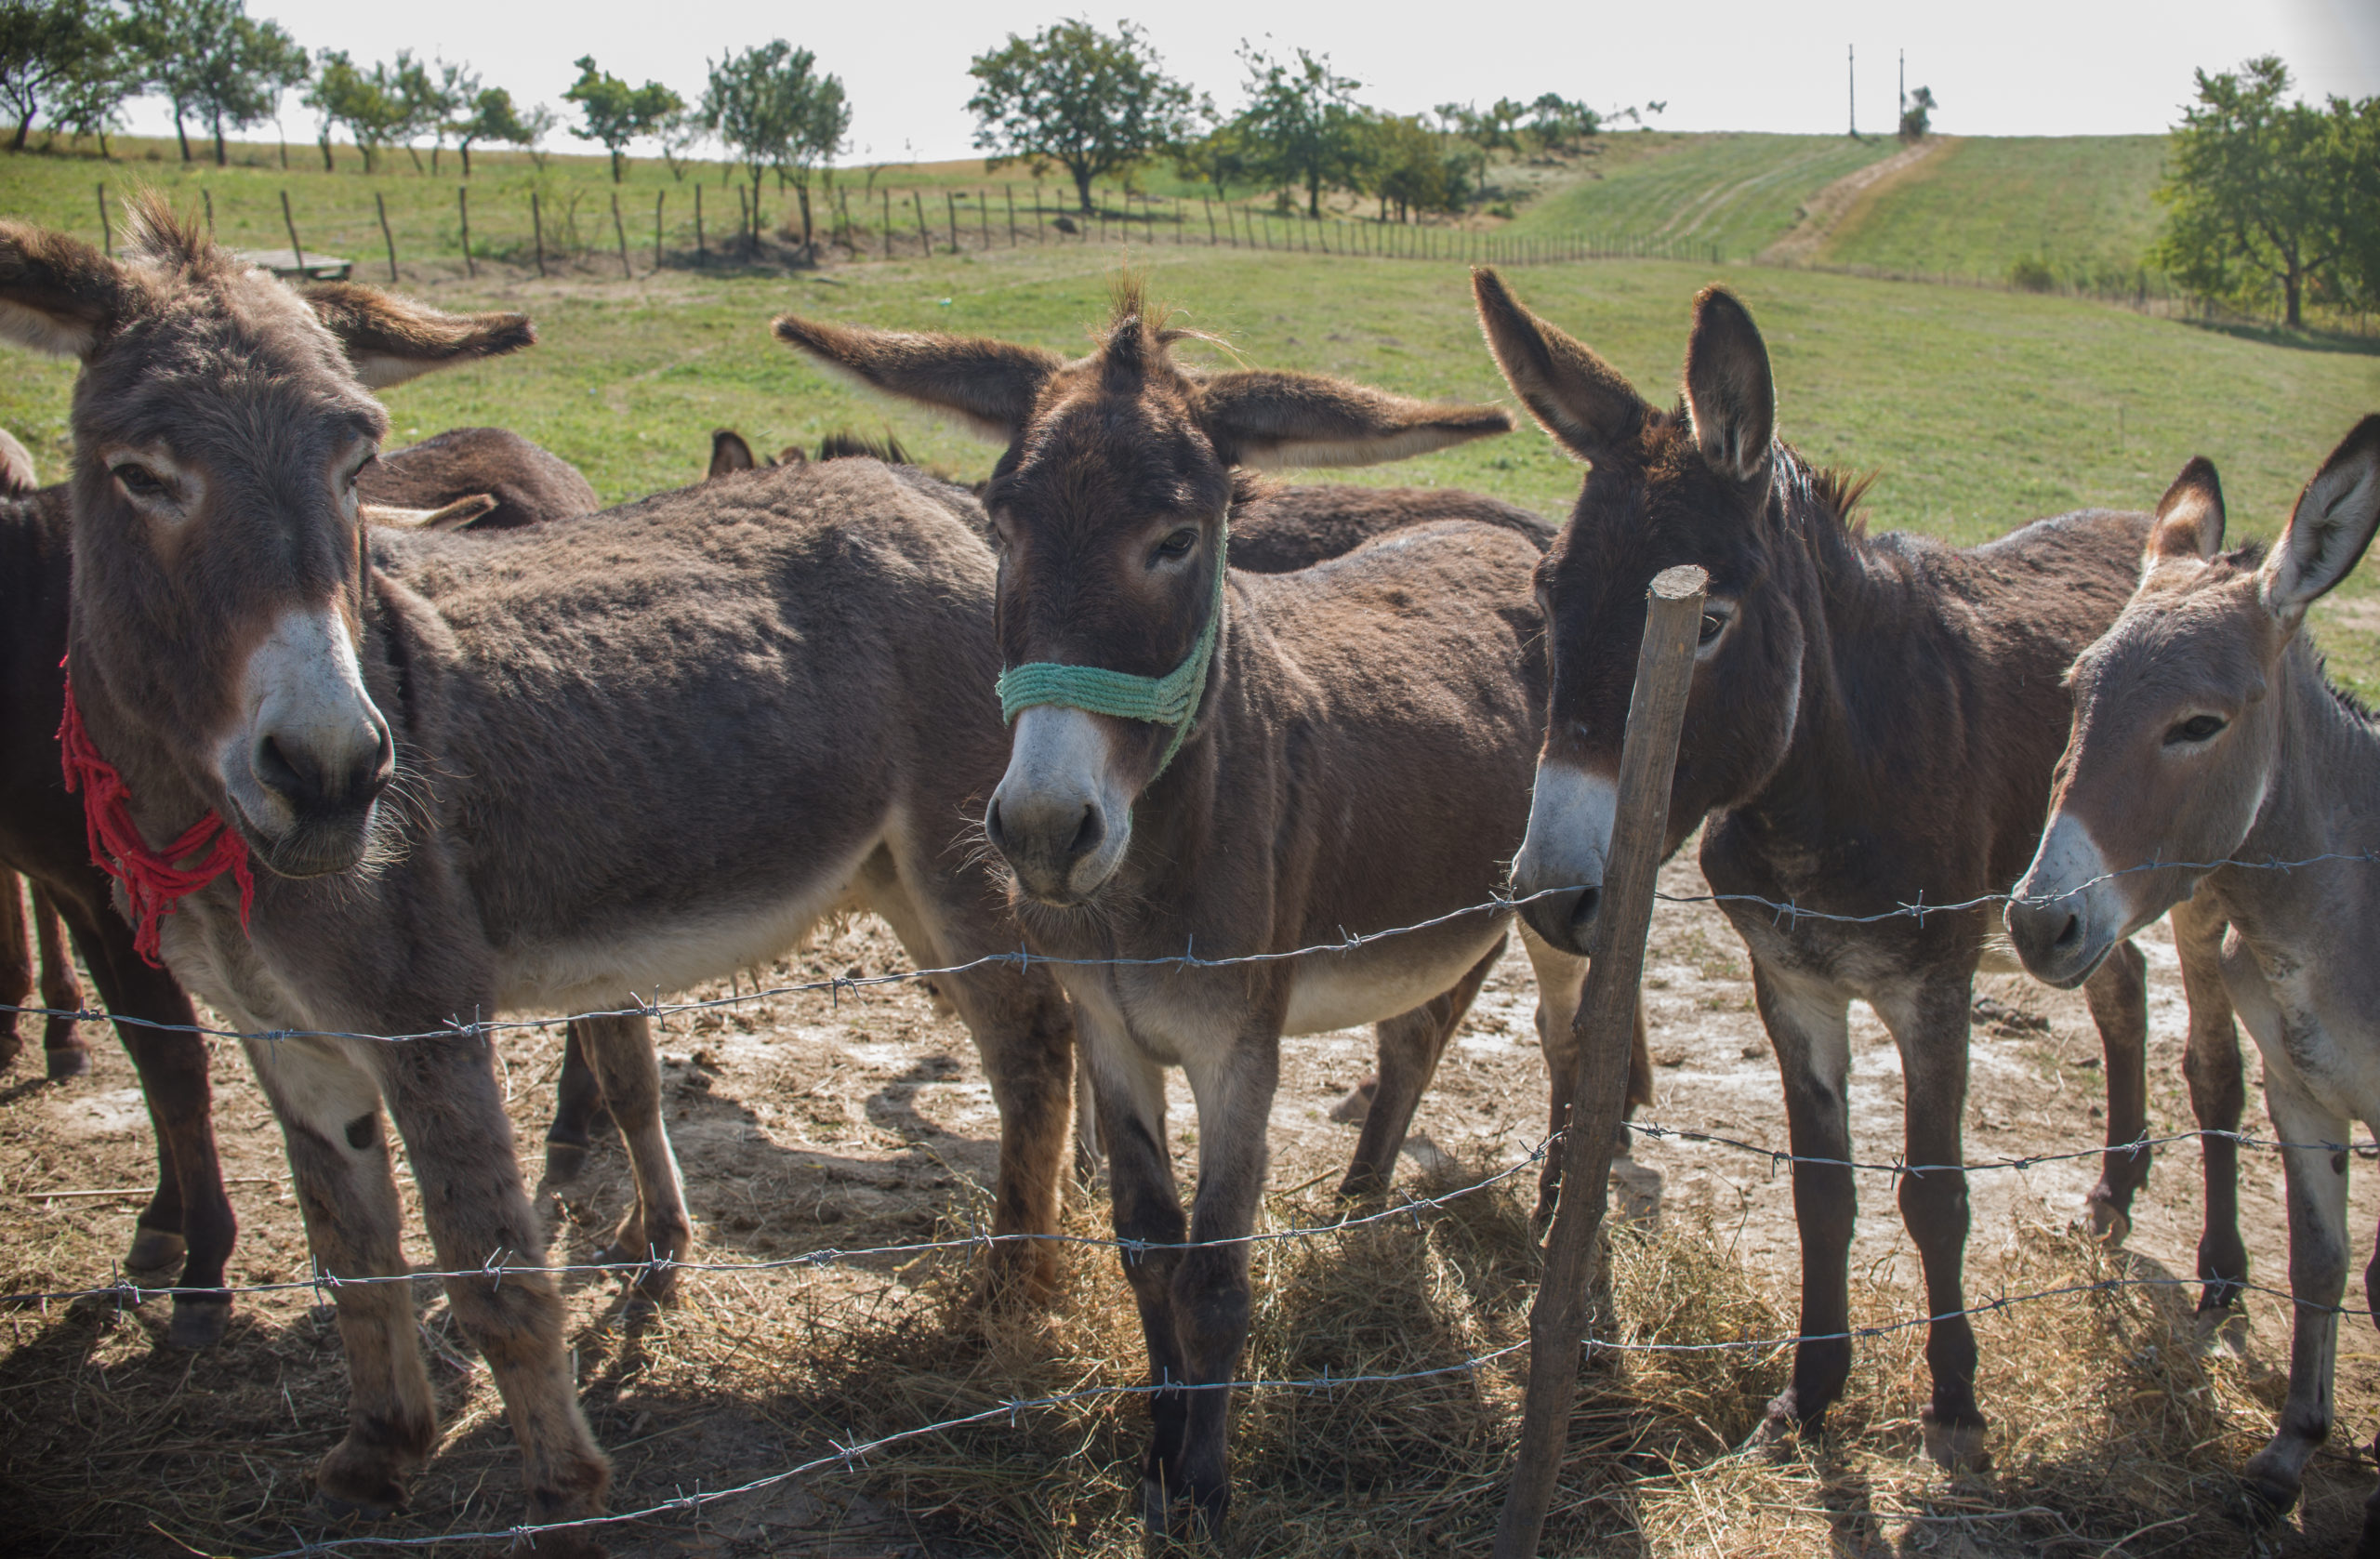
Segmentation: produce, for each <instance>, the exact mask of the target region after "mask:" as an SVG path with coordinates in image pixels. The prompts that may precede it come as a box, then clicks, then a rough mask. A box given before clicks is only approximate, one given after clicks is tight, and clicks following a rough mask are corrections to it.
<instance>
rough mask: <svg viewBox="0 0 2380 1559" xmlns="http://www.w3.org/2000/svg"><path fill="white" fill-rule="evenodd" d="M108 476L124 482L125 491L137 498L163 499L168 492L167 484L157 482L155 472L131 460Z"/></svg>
mask: <svg viewBox="0 0 2380 1559" xmlns="http://www.w3.org/2000/svg"><path fill="white" fill-rule="evenodd" d="M108 474H109V475H111V476H112V477H114V478H115V479H116V480H117V481H118V482H123V483H124V490H125V491H126V492H127V493H129V494H131V495H133V496H134V497H136V498H156V497H163V496H164V495H165V492H166V487H165V483H164V482H160V481H159V480H157V476H156V473H155V472H153V471H152V470H150V469H149V468H148V467H146V466H143V465H139V464H136V463H135V462H133V461H130V460H126V462H125V463H124V464H123V465H121V466H117V467H115V468H114V469H112V470H111V471H110V472H109V473H108Z"/></svg>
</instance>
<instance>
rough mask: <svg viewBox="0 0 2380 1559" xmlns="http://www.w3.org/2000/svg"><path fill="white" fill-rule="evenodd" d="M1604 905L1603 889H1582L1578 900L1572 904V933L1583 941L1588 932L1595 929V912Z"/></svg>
mask: <svg viewBox="0 0 2380 1559" xmlns="http://www.w3.org/2000/svg"><path fill="white" fill-rule="evenodd" d="M1602 907H1603V890H1602V889H1600V888H1581V889H1580V890H1579V897H1578V901H1577V902H1576V903H1574V904H1573V905H1571V906H1570V934H1571V935H1572V936H1574V937H1577V938H1579V939H1580V940H1582V941H1583V940H1584V938H1585V936H1586V934H1587V932H1588V931H1591V930H1593V927H1594V923H1595V914H1596V912H1597V911H1598V910H1600V909H1602Z"/></svg>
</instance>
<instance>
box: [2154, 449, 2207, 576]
mask: <svg viewBox="0 0 2380 1559" xmlns="http://www.w3.org/2000/svg"><path fill="white" fill-rule="evenodd" d="M2222 545H2223V483H2222V482H2221V481H2220V480H2219V479H2217V478H2216V476H2215V462H2214V461H2212V460H2210V459H2208V458H2207V457H2206V456H2203V455H2201V456H2197V457H2196V458H2194V459H2193V460H2191V461H2190V463H2189V464H2188V465H2187V466H2184V467H2183V468H2182V474H2181V475H2179V476H2177V477H2175V479H2174V484H2173V485H2172V486H2171V487H2168V488H2166V489H2165V495H2164V496H2163V497H2162V498H2160V499H2158V500H2157V522H2156V524H2155V525H2153V526H2152V527H2150V529H2149V556H2148V559H2147V561H2148V562H2152V563H2156V562H2164V561H2166V560H2167V559H2169V558H2212V557H2213V556H2215V551H2216V549H2217V548H2220V547H2222Z"/></svg>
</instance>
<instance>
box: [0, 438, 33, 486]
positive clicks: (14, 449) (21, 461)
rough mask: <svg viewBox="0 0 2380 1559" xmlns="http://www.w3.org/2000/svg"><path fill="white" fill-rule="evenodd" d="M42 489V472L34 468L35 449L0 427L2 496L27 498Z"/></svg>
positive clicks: (0, 484)
mask: <svg viewBox="0 0 2380 1559" xmlns="http://www.w3.org/2000/svg"><path fill="white" fill-rule="evenodd" d="M40 490H41V473H40V472H39V471H37V470H35V469H33V451H31V450H29V449H27V448H26V447H25V446H24V445H23V444H20V443H18V442H17V435H16V434H14V433H11V432H9V431H8V429H6V428H0V498H27V497H31V496H32V495H33V494H35V493H37V492H39V491H40Z"/></svg>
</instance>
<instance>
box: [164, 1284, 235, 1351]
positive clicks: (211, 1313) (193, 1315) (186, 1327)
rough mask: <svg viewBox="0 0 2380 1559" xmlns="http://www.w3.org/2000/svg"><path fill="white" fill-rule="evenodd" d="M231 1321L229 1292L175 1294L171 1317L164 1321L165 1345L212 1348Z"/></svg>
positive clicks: (171, 1346) (221, 1337) (186, 1347)
mask: <svg viewBox="0 0 2380 1559" xmlns="http://www.w3.org/2000/svg"><path fill="white" fill-rule="evenodd" d="M230 1326H231V1295H229V1294H177V1295H175V1296H174V1315H173V1319H171V1320H169V1321H167V1322H166V1323H165V1345H166V1346H167V1347H169V1348H184V1349H194V1348H212V1347H214V1346H215V1345H216V1344H217V1343H218V1342H220V1341H223V1333H224V1330H225V1328H228V1327H230Z"/></svg>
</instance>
